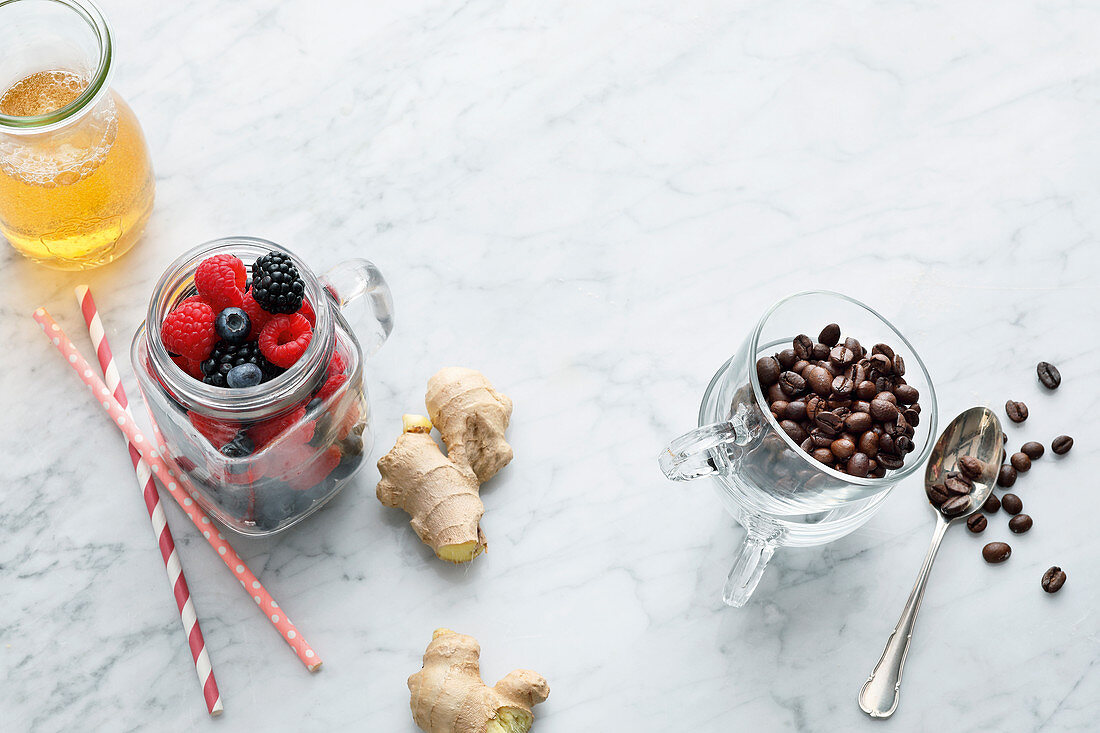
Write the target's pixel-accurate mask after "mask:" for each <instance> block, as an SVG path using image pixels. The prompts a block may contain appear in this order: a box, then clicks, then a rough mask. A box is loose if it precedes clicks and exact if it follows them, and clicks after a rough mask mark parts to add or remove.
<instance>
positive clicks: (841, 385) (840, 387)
mask: <svg viewBox="0 0 1100 733" xmlns="http://www.w3.org/2000/svg"><path fill="white" fill-rule="evenodd" d="M832 387H833V392H835V393H836V394H838V395H850V394H851V393H852V390H854V389H855V388H856V383H855V382H853V381H852V380H851V379H850V378H849V377H845V376H843V375H842V376H839V377H837V378H836V379H834V380H833V384H832Z"/></svg>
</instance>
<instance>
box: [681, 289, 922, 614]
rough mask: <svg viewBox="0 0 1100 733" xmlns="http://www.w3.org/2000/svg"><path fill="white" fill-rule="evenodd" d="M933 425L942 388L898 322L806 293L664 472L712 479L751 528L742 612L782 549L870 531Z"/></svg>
mask: <svg viewBox="0 0 1100 733" xmlns="http://www.w3.org/2000/svg"><path fill="white" fill-rule="evenodd" d="M809 334H815V335H814V336H810V335H809ZM936 422H937V410H936V394H935V390H934V389H933V387H932V381H931V379H930V377H929V376H928V372H927V370H926V369H925V366H924V363H923V362H922V361H921V359H920V357H919V356H918V355H917V353H916V352H915V351H914V350H913V347H912V346H911V345H910V344H909V342H908V341H907V340H906V339H905V337H904V336H902V335H901V333H900V332H899V331H898V330H897V329H896V328H894V326H892V325H891V324H890V323H889V322H888V321H887V320H886V319H885V318H883V317H882V316H880V315H879V314H878V313H876V312H875V311H874V310H872V309H871V308H869V307H868V306H866V305H864V304H863V303H860V302H859V301H857V300H855V299H853V298H850V297H848V296H846V295H841V294H839V293H832V292H827V291H811V292H805V293H798V294H796V295H792V296H790V297H788V298H784V299H783V300H781V301H779V302H778V303H776V304H775V305H773V306H772V307H771V308H770V309H768V311H767V312H766V313H764V315H763V316H762V317H761V318H760V320H759V321H758V322H757V324H756V326H755V328H753V330H752V331H751V332H750V333H749V334H748V336H747V337H746V338H745V340H744V341H743V342H742V344H741V347H740V348H739V349H738V350H737V353H736V354H735V355H734V356H733V357H731V358H730V359H729V361H727V362H726V363H725V364H724V365H723V366H722V367H721V368H720V369H719V370H718V373H717V374H715V376H714V378H713V379H712V380H711V382H710V386H708V387H707V390H706V392H705V393H704V395H703V402H702V405H701V406H700V409H699V427H698V428H696V429H695V430H692V431H690V432H688V433H686V434H684V435H682V436H681V437H679V438H677V439H676V440H674V441H672V442H671V443H670V444H669V446H668V447H667V448H666V449H665V451H664V452H663V453H662V454H661V456H660V465H661V469H662V471H664V473H665V475H666V476H667V477H668V478H670V479H672V480H674V481H686V480H692V479H697V478H701V477H704V476H709V477H711V478H712V479H713V481H712V484H713V486H714V488H715V490H716V491H717V492H718V496H719V498H720V499H721V500H722V503H723V504H724V505H725V507H726V509H727V511H729V512H730V513H731V514H732V515H733V516H734V518H735V519H736V520H737V521H738V522H739V523H740V524H741V525H742V526H743V527H744V528H745V529H746V530H747V536H746V538H745V541H744V544H743V546H742V548H741V551H740V553H739V555H738V556H737V558H736V560H735V562H734V566H733V569H732V570H731V571H730V574H729V578H728V579H727V581H726V586H725V589H724V591H723V600H724V601H725V602H726V603H727V604H729V605H731V606H743V605H744V604H745V603H746V602H747V601H748V599H749V597H750V596H751V595H752V593H753V591H754V590H755V589H756V586H757V584H758V583H759V581H760V578H761V575H762V574H763V572H764V569H765V568H766V566H767V563H768V560H769V559H770V558H771V557H772V555H773V554H774V552H775V549H776V548H777V547H780V546H795V547H805V546H811V545H819V544H824V543H826V542H832V541H833V540H836V539H839V538H840V537H843V536H845V535H847V534H848V533H850V532H852V531H853V530H855V529H857V528H858V527H860V526H862V525H863V524H864V523H865V522H867V521H868V520H869V519H870V518H871V516H872V515H873V514H874V512H875V511H877V510H878V508H879V506H881V504H882V502H883V500H884V499H885V498H886V496H887V495H888V494H889V492H890V490H891V489H893V487H894V486H895V485H897V483H898V482H899V481H901V480H902V479H904V478H906V477H908V476H909V475H910V474H912V473H913V472H915V471H917V469H918V468H919V467H920V466H921V464H923V463H924V461H925V460H926V459H927V458H928V454H929V453H930V451H931V450H932V445H933V441H934V438H935V435H936Z"/></svg>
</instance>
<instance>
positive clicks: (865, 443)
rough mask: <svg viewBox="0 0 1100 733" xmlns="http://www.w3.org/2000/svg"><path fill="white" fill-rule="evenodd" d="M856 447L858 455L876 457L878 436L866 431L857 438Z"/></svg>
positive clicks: (871, 431)
mask: <svg viewBox="0 0 1100 733" xmlns="http://www.w3.org/2000/svg"><path fill="white" fill-rule="evenodd" d="M860 414H862V413H860ZM857 447H858V448H859V452H860V453H866V454H867V455H868V456H869V457H871V458H874V457H875V456H877V455H878V434H877V433H875V432H874V431H873V430H868V431H866V432H865V433H863V435H861V436H859V444H858V446H857Z"/></svg>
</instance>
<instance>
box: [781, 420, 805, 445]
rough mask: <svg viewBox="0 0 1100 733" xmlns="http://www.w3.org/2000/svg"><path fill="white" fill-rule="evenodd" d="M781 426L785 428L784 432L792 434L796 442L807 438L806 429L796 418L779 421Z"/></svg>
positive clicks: (792, 438)
mask: <svg viewBox="0 0 1100 733" xmlns="http://www.w3.org/2000/svg"><path fill="white" fill-rule="evenodd" d="M779 427H781V428H783V432H785V433H786V434H787V435H789V436H791V440H793V441H794V442H796V443H801V442H802V441H803V440H805V439H806V431H805V430H804V429H803V428H802V426H801V425H799V424H798V423H796V422H795V421H794V420H784V421H782V422H781V423H779Z"/></svg>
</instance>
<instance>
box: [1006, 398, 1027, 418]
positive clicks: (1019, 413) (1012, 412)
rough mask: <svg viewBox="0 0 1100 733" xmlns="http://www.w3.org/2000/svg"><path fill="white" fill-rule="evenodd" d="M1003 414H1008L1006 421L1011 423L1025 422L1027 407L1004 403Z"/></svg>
mask: <svg viewBox="0 0 1100 733" xmlns="http://www.w3.org/2000/svg"><path fill="white" fill-rule="evenodd" d="M1005 412H1006V413H1008V419H1009V420H1011V421H1012V422H1023V421H1024V420H1027V405H1025V404H1024V403H1023V402H1019V401H1017V400H1009V401H1008V402H1006V403H1005Z"/></svg>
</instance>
